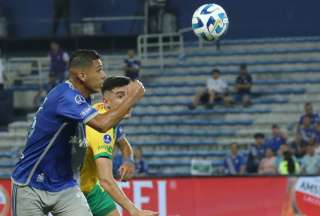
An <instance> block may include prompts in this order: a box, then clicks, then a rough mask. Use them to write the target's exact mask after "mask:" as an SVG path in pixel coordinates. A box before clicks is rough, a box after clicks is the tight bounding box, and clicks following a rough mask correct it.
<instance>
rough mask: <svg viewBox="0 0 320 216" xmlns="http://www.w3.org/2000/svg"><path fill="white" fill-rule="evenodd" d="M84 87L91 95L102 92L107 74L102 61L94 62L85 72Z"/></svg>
mask: <svg viewBox="0 0 320 216" xmlns="http://www.w3.org/2000/svg"><path fill="white" fill-rule="evenodd" d="M85 76H86V77H85V79H84V85H85V87H86V88H87V89H88V90H89V91H90V92H91V93H97V92H100V90H101V87H102V84H103V81H104V80H105V79H106V74H105V72H104V71H103V65H102V62H101V60H100V59H97V60H93V62H92V65H91V66H90V67H89V68H87V69H86V71H85Z"/></svg>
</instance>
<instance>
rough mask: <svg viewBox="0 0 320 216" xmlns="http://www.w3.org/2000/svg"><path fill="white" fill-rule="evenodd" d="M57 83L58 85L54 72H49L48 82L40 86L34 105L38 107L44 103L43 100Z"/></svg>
mask: <svg viewBox="0 0 320 216" xmlns="http://www.w3.org/2000/svg"><path fill="white" fill-rule="evenodd" d="M55 85H56V80H55V77H54V76H53V75H52V74H49V81H48V83H47V84H44V85H42V86H40V88H39V91H38V92H37V94H36V95H35V96H34V98H33V104H34V107H36V108H38V107H39V106H40V105H41V104H42V102H43V100H44V99H45V97H46V96H47V94H48V93H49V91H50V90H51V89H53V88H54V87H55Z"/></svg>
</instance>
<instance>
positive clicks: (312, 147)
mask: <svg viewBox="0 0 320 216" xmlns="http://www.w3.org/2000/svg"><path fill="white" fill-rule="evenodd" d="M315 151H316V149H315V145H314V144H309V145H307V154H308V155H314V154H315Z"/></svg>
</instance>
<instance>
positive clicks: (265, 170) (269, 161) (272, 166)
mask: <svg viewBox="0 0 320 216" xmlns="http://www.w3.org/2000/svg"><path fill="white" fill-rule="evenodd" d="M259 174H262V175H275V174H277V166H276V157H275V156H274V153H273V151H272V148H267V150H266V156H265V158H263V159H262V161H261V162H260V165H259Z"/></svg>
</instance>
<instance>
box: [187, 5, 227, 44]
mask: <svg viewBox="0 0 320 216" xmlns="http://www.w3.org/2000/svg"><path fill="white" fill-rule="evenodd" d="M228 27H229V19H228V16H227V13H226V12H225V11H224V9H223V8H222V7H221V6H219V5H217V4H205V5H202V6H200V7H199V8H198V9H197V10H196V11H195V12H194V14H193V16H192V29H193V31H194V33H195V34H196V35H197V36H198V37H200V38H202V39H204V40H206V41H212V40H218V39H219V38H221V36H222V35H224V34H225V33H226V31H227V30H228Z"/></svg>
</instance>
